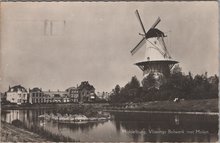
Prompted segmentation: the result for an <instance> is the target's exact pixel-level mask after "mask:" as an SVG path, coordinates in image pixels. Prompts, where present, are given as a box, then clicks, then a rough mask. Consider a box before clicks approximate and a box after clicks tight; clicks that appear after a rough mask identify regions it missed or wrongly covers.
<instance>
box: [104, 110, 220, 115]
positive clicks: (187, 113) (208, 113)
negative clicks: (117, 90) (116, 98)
mask: <svg viewBox="0 0 220 143" xmlns="http://www.w3.org/2000/svg"><path fill="white" fill-rule="evenodd" d="M103 111H107V112H126V113H129V112H136V113H153V114H154V113H159V114H186V115H212V116H215V115H219V113H218V112H197V111H196V112H186V111H140V110H103Z"/></svg>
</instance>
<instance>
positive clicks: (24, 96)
mask: <svg viewBox="0 0 220 143" xmlns="http://www.w3.org/2000/svg"><path fill="white" fill-rule="evenodd" d="M6 100H7V101H9V102H11V103H16V104H22V103H27V102H28V92H27V90H26V89H25V88H24V87H23V86H21V85H16V86H13V87H10V86H9V89H8V91H7V92H6Z"/></svg>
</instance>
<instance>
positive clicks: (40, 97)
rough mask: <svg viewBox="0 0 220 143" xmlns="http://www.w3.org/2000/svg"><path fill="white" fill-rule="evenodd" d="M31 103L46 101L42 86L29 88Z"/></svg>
mask: <svg viewBox="0 0 220 143" xmlns="http://www.w3.org/2000/svg"><path fill="white" fill-rule="evenodd" d="M29 103H31V104H35V103H46V99H45V98H44V93H43V92H42V89H40V88H37V87H35V88H33V89H29Z"/></svg>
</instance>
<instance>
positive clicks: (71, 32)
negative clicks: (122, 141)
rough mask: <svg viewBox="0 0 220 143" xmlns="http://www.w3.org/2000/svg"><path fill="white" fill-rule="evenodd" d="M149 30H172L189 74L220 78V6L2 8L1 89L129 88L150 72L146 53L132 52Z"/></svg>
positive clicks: (173, 45)
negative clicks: (143, 64)
mask: <svg viewBox="0 0 220 143" xmlns="http://www.w3.org/2000/svg"><path fill="white" fill-rule="evenodd" d="M136 9H138V10H139V12H140V15H141V18H142V20H143V23H144V25H145V28H146V29H148V28H149V27H150V26H151V25H152V24H153V23H154V21H155V20H156V19H157V17H158V16H159V17H160V18H161V22H160V23H159V24H158V26H157V28H159V29H160V30H162V31H164V32H167V33H166V34H167V35H168V39H167V41H168V43H167V44H168V50H169V52H170V54H171V56H172V58H173V59H175V60H177V61H179V62H180V66H181V67H182V69H183V71H184V72H185V73H188V72H189V71H191V72H192V73H193V74H194V75H195V74H202V73H204V72H206V71H207V72H208V74H209V75H214V74H218V52H219V51H218V3H217V2H72V3H62V2H59V3H58V2H57V3H42V2H41V3H18V2H16V3H2V5H1V23H2V25H1V26H2V27H1V28H2V35H1V74H2V77H1V80H2V81H1V91H5V90H7V88H8V86H9V85H11V86H13V85H16V84H21V85H23V86H25V87H26V88H33V87H42V88H43V90H48V89H51V90H57V89H60V90H65V89H66V88H68V87H71V86H76V85H77V84H80V82H81V81H89V83H91V84H93V85H94V87H95V88H96V91H111V89H113V88H114V87H115V85H116V84H119V85H120V86H124V85H125V84H126V83H127V82H128V81H129V80H130V79H131V77H132V76H134V75H136V76H137V77H138V79H139V80H140V81H141V80H142V77H143V73H142V71H141V70H140V69H139V68H138V67H136V66H135V65H133V64H134V63H135V61H138V60H140V59H143V58H144V57H143V56H144V47H143V48H142V49H141V50H139V51H138V52H137V53H136V54H135V55H134V56H131V54H130V50H131V49H132V48H134V46H135V45H136V44H137V43H138V42H139V41H140V39H141V36H140V35H138V33H139V32H142V29H141V27H140V24H139V22H138V20H137V18H136V16H135V13H134V12H135V10H136Z"/></svg>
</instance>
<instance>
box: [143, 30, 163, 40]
mask: <svg viewBox="0 0 220 143" xmlns="http://www.w3.org/2000/svg"><path fill="white" fill-rule="evenodd" d="M152 37H165V35H164V33H163V32H162V31H160V30H159V29H157V28H151V29H150V30H149V31H148V32H147V34H146V38H152Z"/></svg>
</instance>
